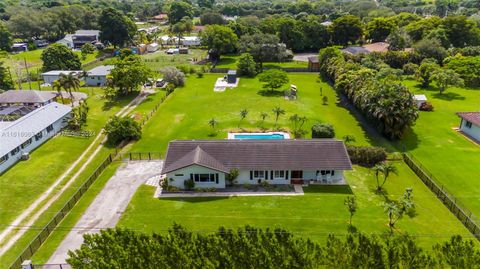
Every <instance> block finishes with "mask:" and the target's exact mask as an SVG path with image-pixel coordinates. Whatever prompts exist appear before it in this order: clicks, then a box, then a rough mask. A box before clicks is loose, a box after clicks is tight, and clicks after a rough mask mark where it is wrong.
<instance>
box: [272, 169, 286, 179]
mask: <svg viewBox="0 0 480 269" xmlns="http://www.w3.org/2000/svg"><path fill="white" fill-rule="evenodd" d="M273 176H274V178H280V179H283V178H285V171H283V170H280V171H274V172H273Z"/></svg>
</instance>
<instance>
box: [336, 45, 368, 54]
mask: <svg viewBox="0 0 480 269" xmlns="http://www.w3.org/2000/svg"><path fill="white" fill-rule="evenodd" d="M341 51H343V52H346V53H350V54H353V55H358V54H361V53H365V54H368V53H370V51H369V50H367V49H366V48H364V47H359V46H351V47H346V48H344V49H341Z"/></svg>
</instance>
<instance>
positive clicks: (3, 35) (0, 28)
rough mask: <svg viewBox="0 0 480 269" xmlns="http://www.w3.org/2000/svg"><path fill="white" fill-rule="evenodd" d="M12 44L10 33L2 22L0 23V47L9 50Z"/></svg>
mask: <svg viewBox="0 0 480 269" xmlns="http://www.w3.org/2000/svg"><path fill="white" fill-rule="evenodd" d="M12 45H13V39H12V34H11V33H10V31H9V30H8V28H7V25H6V24H5V23H4V22H1V23H0V49H2V50H4V51H10V48H11V47H12Z"/></svg>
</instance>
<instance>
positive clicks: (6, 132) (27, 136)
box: [0, 102, 72, 174]
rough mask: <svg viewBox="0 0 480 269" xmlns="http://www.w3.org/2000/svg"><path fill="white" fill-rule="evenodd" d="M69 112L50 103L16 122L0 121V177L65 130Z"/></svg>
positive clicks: (59, 105)
mask: <svg viewBox="0 0 480 269" xmlns="http://www.w3.org/2000/svg"><path fill="white" fill-rule="evenodd" d="M71 111H72V109H71V108H70V107H69V106H66V105H62V104H59V103H57V102H52V103H49V104H47V105H45V106H42V107H40V108H37V109H35V110H33V111H32V112H30V113H28V114H26V115H24V116H23V117H21V118H19V119H17V120H15V121H2V122H0V123H1V124H0V140H1V141H2V142H1V143H0V174H1V173H3V172H5V171H6V170H7V169H8V168H10V167H11V166H12V165H14V164H15V163H16V162H17V161H19V160H20V159H22V158H28V154H29V153H30V152H31V151H33V150H34V149H35V148H37V147H38V146H40V145H41V144H42V143H44V142H45V141H47V140H48V139H49V138H51V137H52V136H54V135H55V134H56V133H58V132H59V131H60V130H61V129H62V128H63V127H65V125H66V124H67V122H66V119H67V118H68V117H69V115H70V112H71Z"/></svg>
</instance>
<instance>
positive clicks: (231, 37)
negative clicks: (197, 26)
mask: <svg viewBox="0 0 480 269" xmlns="http://www.w3.org/2000/svg"><path fill="white" fill-rule="evenodd" d="M200 37H201V40H202V41H201V42H202V45H204V46H206V47H208V49H209V50H210V55H211V56H212V57H213V58H214V59H213V60H217V59H219V58H220V55H222V54H225V53H230V52H233V51H234V50H235V48H236V46H237V41H238V37H237V35H236V34H235V33H234V32H233V30H232V29H230V28H228V27H226V26H222V25H208V26H207V27H205V30H204V31H203V32H201V33H200Z"/></svg>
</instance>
